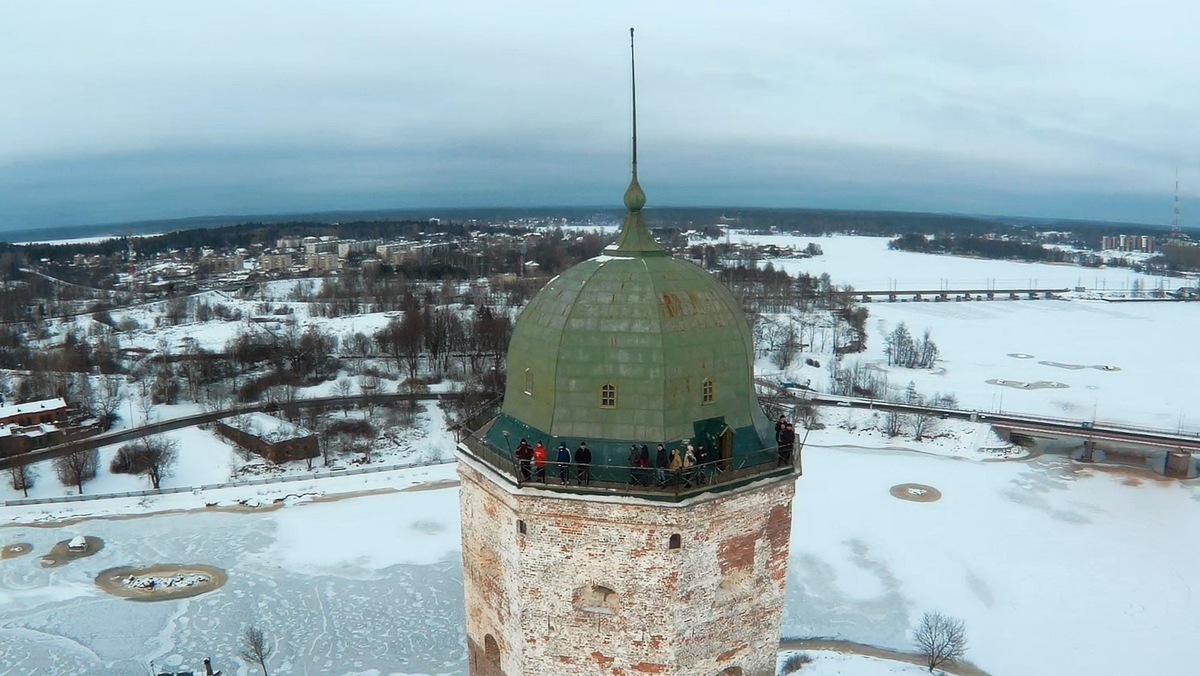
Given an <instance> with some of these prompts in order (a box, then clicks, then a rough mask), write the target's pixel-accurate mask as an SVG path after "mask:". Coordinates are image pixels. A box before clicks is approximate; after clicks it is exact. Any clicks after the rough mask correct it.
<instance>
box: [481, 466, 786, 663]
mask: <svg viewBox="0 0 1200 676" xmlns="http://www.w3.org/2000/svg"><path fill="white" fill-rule="evenodd" d="M459 474H460V477H461V478H462V489H461V495H462V497H461V501H462V513H463V526H462V537H463V559H464V561H463V564H464V565H463V571H464V573H463V581H464V586H465V597H466V605H467V636H468V644H469V648H470V652H471V673H472V674H476V675H485V674H486V675H488V676H492V675H493V674H506V675H507V676H516V675H517V674H523V675H525V676H542V675H546V676H549V675H551V674H553V675H555V676H559V675H569V674H589V675H593V676H594V675H596V674H613V675H614V676H635V675H637V674H668V675H688V676H690V675H693V674H695V675H697V676H715V675H717V674H721V673H728V674H741V675H743V676H768V675H770V676H773V675H774V673H775V662H776V653H777V650H778V644H779V627H780V621H781V620H782V617H783V601H784V586H785V582H786V578H787V559H788V543H789V536H790V532H791V501H792V496H793V493H794V490H795V483H794V480H793V479H791V478H786V479H776V480H769V481H764V482H760V483H759V484H756V485H753V486H749V487H746V488H742V489H738V490H735V491H730V492H726V493H720V494H714V495H706V496H700V497H697V498H693V499H692V500H690V501H688V502H685V503H682V504H666V503H653V502H648V501H643V500H632V499H624V500H611V499H610V500H606V499H604V498H598V497H594V496H589V497H584V496H565V495H564V494H561V493H553V492H550V491H539V490H537V489H528V488H527V489H524V490H522V491H514V490H513V489H512V488H511V487H510V486H507V485H502V484H500V483H497V482H496V481H493V479H492V476H493V475H492V474H491V472H490V471H489V470H486V469H483V468H482V467H481V466H479V465H476V464H475V463H474V462H473V461H471V460H469V459H466V458H464V459H463V460H462V461H461V462H460V463H459ZM521 522H523V523H524V533H522V532H520V523H521ZM673 535H678V536H679V537H678V542H677V544H678V546H677V547H673V546H672V545H673V544H676V543H675V542H673V539H672V536H673ZM489 635H490V636H491V637H492V639H493V640H494V642H495V647H494V649H493V651H492V653H491V655H490V656H489V655H488V651H487V650H486V649H485V645H484V644H485V643H487V642H488V639H487V638H486V637H487V636H489ZM497 653H498V657H497ZM727 669H729V671H724V670H727Z"/></svg>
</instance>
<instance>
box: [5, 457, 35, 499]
mask: <svg viewBox="0 0 1200 676" xmlns="http://www.w3.org/2000/svg"><path fill="white" fill-rule="evenodd" d="M8 476H9V483H11V484H12V487H13V490H14V491H21V492H22V493H23V494H24V495H25V497H29V489H30V488H33V483H34V480H35V479H37V473H35V472H34V471H33V468H32V467H30V466H29V465H13V466H12V467H9V468H8Z"/></svg>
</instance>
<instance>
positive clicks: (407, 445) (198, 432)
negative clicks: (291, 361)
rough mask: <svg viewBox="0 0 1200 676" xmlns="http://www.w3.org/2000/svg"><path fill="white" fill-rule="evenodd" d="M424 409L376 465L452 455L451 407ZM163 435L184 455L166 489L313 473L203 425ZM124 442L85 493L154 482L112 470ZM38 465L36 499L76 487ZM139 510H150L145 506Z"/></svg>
mask: <svg viewBox="0 0 1200 676" xmlns="http://www.w3.org/2000/svg"><path fill="white" fill-rule="evenodd" d="M162 408H175V407H162ZM420 408H421V410H420V412H418V413H417V414H416V417H415V419H414V421H413V425H412V426H411V427H402V428H389V429H387V430H386V432H385V436H386V439H387V443H376V444H375V445H374V446H372V455H371V464H372V465H406V464H414V463H420V462H429V461H433V460H438V459H444V458H450V457H451V456H452V455H453V453H454V437H453V435H452V434H451V433H450V431H449V429H448V427H447V424H446V417H445V412H444V411H442V409H441V407H440V406H438V404H437V402H434V401H428V402H421V403H420ZM376 412H377V413H378V414H380V415H377V418H378V419H375V420H373V422H374V423H375V424H376V425H380V426H382V425H383V424H384V417H383V415H382V413H381V412H382V409H376ZM327 415H329V416H332V417H333V418H335V419H340V418H342V417H343V416H352V417H355V418H368V417H369V416H368V412H367V411H366V410H355V411H350V412H349V413H338V412H336V411H333V412H330V413H328V414H327ZM167 417H173V416H170V415H168V416H164V417H163V419H165V418H167ZM163 436H164V437H166V438H168V439H172V440H174V441H176V442H177V444H178V446H177V457H178V459H177V461H176V462H175V464H174V465H173V467H172V472H171V473H170V474H169V475H168V476H166V477H165V478H164V479H163V480H162V483H161V487H162V488H177V487H188V486H201V485H208V484H221V483H226V482H228V481H230V480H232V479H236V478H244V477H259V476H264V475H271V476H281V475H285V474H286V475H298V474H311V473H312V472H311V471H310V470H308V469H307V467H306V465H305V463H304V462H303V461H293V462H290V463H283V464H279V465H276V464H273V463H268V462H267V461H265V460H263V459H262V458H260V457H258V456H255V455H247V454H243V453H240V452H238V451H237V450H236V449H235V447H234V446H233V445H232V444H230V442H229V441H228V440H226V439H225V438H223V437H221V436H219V435H217V434H216V433H215V432H212V431H210V430H207V429H202V428H199V427H189V428H185V429H182V430H176V431H174V432H166V433H164V434H163ZM120 447H121V444H112V445H109V446H102V447H101V448H100V449H99V450H100V458H99V471H98V473H97V476H96V478H95V479H93V480H91V481H88V482H87V483H85V484H84V493H85V495H103V494H111V493H123V492H127V491H142V490H147V489H149V488H150V487H151V486H150V482H149V480H148V479H146V478H145V477H144V476H142V475H129V474H113V473H112V472H110V471H109V469H108V468H109V464H110V463H111V462H112V459H113V457H114V456H115V455H116V454H117V451H118V450H119V449H120ZM333 455H334V457H333V463H332V464H333V466H345V465H347V464H349V463H350V462H352V461H357V460H358V457H357V456H353V455H340V454H338V453H334V454H333ZM322 463H323V461H322V459H321V458H317V459H315V461H314V465H315V467H316V468H317V469H318V471H324V470H323V468H322ZM32 468H33V472H34V477H35V482H34V485H33V488H31V489H29V497H30V498H54V497H60V496H63V495H72V494H74V493H75V492H76V489H75V487H73V486H63V485H62V484H61V483H59V481H58V480H57V478H56V477H55V475H54V469H53V467H52V466H51V463H50V462H41V463H36V464H34V465H32ZM22 497H24V496H23V494H22V493H21V491H16V490H13V488H12V486H11V484H10V483H9V482H7V481H5V482H0V502H3V501H5V500H12V499H19V498H22ZM100 504H103V503H100ZM201 504H203V503H201ZM134 511H145V510H144V508H141V509H135V510H134ZM88 513H95V512H94V511H90V512H88ZM6 514H7V516H5V515H6ZM14 518H15V519H19V518H20V516H19V514H16V513H13V512H3V511H2V510H0V523H2V522H3V521H5V520H12V519H14ZM2 544H3V543H0V545H2Z"/></svg>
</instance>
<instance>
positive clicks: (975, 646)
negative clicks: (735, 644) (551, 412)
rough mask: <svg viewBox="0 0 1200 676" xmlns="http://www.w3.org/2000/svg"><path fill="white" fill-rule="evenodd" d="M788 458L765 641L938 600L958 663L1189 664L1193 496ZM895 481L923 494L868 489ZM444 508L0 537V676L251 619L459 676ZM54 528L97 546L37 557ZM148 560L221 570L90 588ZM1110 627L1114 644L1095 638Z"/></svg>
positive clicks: (891, 623)
mask: <svg viewBox="0 0 1200 676" xmlns="http://www.w3.org/2000/svg"><path fill="white" fill-rule="evenodd" d="M805 470H806V475H805V476H804V477H803V478H802V479H801V480H800V483H799V485H798V491H797V498H796V503H795V510H794V513H795V521H794V526H793V534H792V563H791V570H790V580H789V589H788V609H787V614H786V618H785V627H784V631H785V634H787V635H792V636H825V637H836V638H844V639H849V640H854V641H859V642H864V643H873V644H878V645H883V646H888V647H894V648H901V649H903V648H907V646H908V640H907V636H908V632H909V627H910V626H911V625H912V624H913V623H914V622H915V621H916V620H917V618H918V617H919V616H920V614H921V613H922V612H924V611H927V610H934V609H940V610H942V611H943V612H946V613H948V614H950V615H954V616H958V617H961V618H963V619H965V620H966V622H967V626H968V630H969V632H970V638H971V649H970V652H969V654H968V656H969V657H970V658H971V659H972V660H973V661H974V662H975V663H976V664H978V665H980V666H981V667H983V668H984V669H986V670H988V671H989V672H990V673H992V674H1018V673H1028V668H1029V666H1030V665H1039V669H1041V670H1042V672H1043V673H1156V674H1184V673H1191V672H1192V671H1193V670H1192V669H1191V668H1190V667H1188V666H1186V665H1188V664H1190V660H1191V658H1192V657H1191V648H1190V645H1191V639H1192V630H1191V627H1192V622H1191V618H1194V617H1195V616H1196V615H1197V613H1200V599H1197V598H1194V597H1193V596H1192V595H1190V594H1187V593H1184V592H1183V591H1181V590H1186V588H1187V586H1186V584H1187V583H1186V579H1182V578H1181V579H1176V578H1177V575H1176V571H1179V572H1180V574H1182V572H1183V571H1184V569H1182V568H1180V565H1181V562H1186V561H1190V560H1195V559H1196V557H1197V556H1200V542H1197V541H1196V540H1195V538H1192V537H1190V533H1191V527H1190V524H1193V523H1195V521H1196V519H1197V517H1200V499H1198V497H1200V494H1198V493H1197V491H1196V488H1195V487H1194V486H1190V485H1185V484H1182V483H1179V482H1175V481H1158V480H1155V479H1153V478H1150V477H1148V476H1144V475H1138V474H1136V473H1132V472H1118V471H1107V470H1098V469H1093V468H1081V467H1079V466H1077V465H1073V464H1071V463H1070V462H1069V461H1066V460H1065V459H1063V458H1059V457H1040V458H1036V459H1034V460H1030V461H1012V462H972V461H967V460H962V459H955V458H946V457H939V456H932V455H925V454H918V453H910V452H895V451H891V452H888V451H869V450H861V449H850V448H833V449H817V448H814V449H810V450H809V451H808V453H807V455H806V458H805ZM905 482H916V483H923V484H928V485H930V486H934V487H936V488H938V489H939V490H940V491H941V493H942V495H943V497H942V499H941V500H939V501H937V502H932V503H916V502H907V501H902V500H898V499H896V498H894V497H892V496H891V495H890V494H889V492H888V489H889V488H890V487H891V486H893V485H896V484H899V483H905ZM458 518H459V516H458V501H457V490H456V489H454V488H445V489H441V490H431V491H423V492H389V493H383V494H377V495H367V496H361V497H355V498H347V499H343V500H337V501H329V502H314V503H307V504H301V505H295V506H288V507H284V508H281V509H277V510H273V511H261V510H260V511H247V512H222V511H213V510H206V511H198V512H190V513H180V514H166V515H160V516H151V517H143V518H131V519H92V520H85V521H82V522H79V523H75V524H71V525H65V526H58V527H36V528H34V527H27V526H10V527H4V528H0V544H9V543H13V542H30V543H32V544H33V545H34V553H33V554H31V555H27V556H25V557H21V558H17V559H10V560H7V561H3V562H0V603H2V605H0V608H2V610H0V643H3V644H4V645H5V648H6V649H5V650H4V652H3V654H2V655H0V672H3V673H20V674H61V673H80V674H83V673H106V674H144V673H146V671H145V668H146V665H147V664H148V662H149V661H150V660H154V661H155V663H156V664H157V665H180V666H182V667H189V666H198V665H199V662H200V659H201V658H203V657H204V656H206V655H211V656H212V657H213V658H214V659H216V660H217V666H218V667H220V668H221V669H224V670H225V673H226V674H246V673H250V672H248V671H247V670H246V669H245V668H244V666H241V665H240V663H239V662H237V661H236V660H234V659H233V658H232V656H231V654H232V650H231V647H232V646H234V645H235V644H236V640H237V636H238V635H239V633H240V632H241V630H242V628H243V627H244V626H245V625H246V624H248V623H252V622H253V623H257V624H259V625H260V626H263V627H265V628H267V629H268V633H269V635H270V636H271V638H272V639H273V640H276V641H277V642H278V653H277V657H275V658H273V659H272V662H271V667H272V669H271V673H273V674H363V673H369V674H436V673H448V674H461V673H465V666H464V649H463V642H464V637H463V629H462V626H463V609H462V587H461V573H460V562H459V556H460V554H459V525H458ZM76 534H84V535H93V536H98V537H101V538H103V539H104V540H105V542H106V546H105V548H104V550H103V551H101V552H100V553H98V554H96V555H95V556H92V557H90V558H86V559H82V560H79V561H74V562H71V563H69V564H67V565H66V566H63V567H61V568H56V569H50V570H46V569H42V568H40V566H38V564H37V558H38V556H39V555H40V554H42V553H44V552H45V551H46V550H48V548H49V547H50V546H51V545H52V544H53V543H55V542H57V541H59V540H62V539H65V538H68V537H70V536H72V535H76ZM159 562H174V563H204V564H209V565H215V566H218V567H221V568H224V569H226V570H227V571H228V573H229V581H228V583H227V584H226V585H225V587H223V588H222V589H220V590H217V591H215V592H212V593H209V594H205V595H203V596H199V597H196V598H192V599H187V600H181V601H171V602H162V603H135V602H130V601H124V600H120V599H116V598H114V597H110V596H107V595H105V594H103V593H102V592H100V591H99V590H98V589H97V588H96V587H95V585H94V584H93V583H92V580H93V578H94V576H95V575H96V574H97V573H98V572H99V571H100V570H102V569H105V568H109V567H112V566H118V565H130V564H132V565H147V564H151V563H159ZM564 574H567V573H564ZM1114 637H1120V639H1121V641H1122V643H1123V644H1124V645H1128V646H1129V649H1128V650H1113V649H1111V647H1110V645H1109V644H1110V643H1111V641H1112V640H1113V638H1114ZM1149 645H1153V646H1154V649H1153V650H1148V649H1144V647H1145V646H1149ZM1014 646H1020V649H1019V650H1014ZM239 668H240V671H239Z"/></svg>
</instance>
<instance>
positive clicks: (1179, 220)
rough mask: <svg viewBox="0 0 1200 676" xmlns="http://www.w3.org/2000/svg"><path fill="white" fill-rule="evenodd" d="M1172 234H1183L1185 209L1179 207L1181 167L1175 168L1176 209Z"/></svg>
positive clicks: (1172, 219) (1172, 220)
mask: <svg viewBox="0 0 1200 676" xmlns="http://www.w3.org/2000/svg"><path fill="white" fill-rule="evenodd" d="M1171 234H1172V235H1173V236H1176V237H1177V236H1179V235H1181V234H1183V210H1182V209H1180V207H1179V168H1178V167H1176V169H1175V210H1174V213H1173V214H1172V218H1171Z"/></svg>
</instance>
